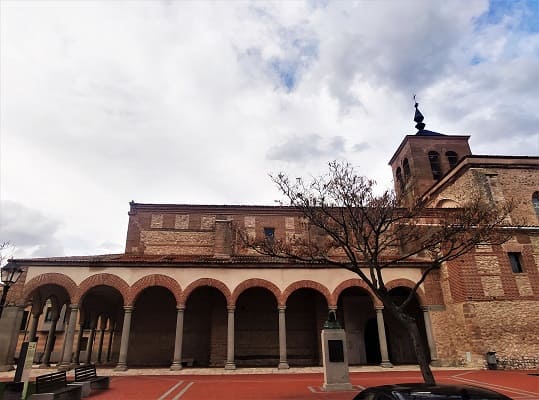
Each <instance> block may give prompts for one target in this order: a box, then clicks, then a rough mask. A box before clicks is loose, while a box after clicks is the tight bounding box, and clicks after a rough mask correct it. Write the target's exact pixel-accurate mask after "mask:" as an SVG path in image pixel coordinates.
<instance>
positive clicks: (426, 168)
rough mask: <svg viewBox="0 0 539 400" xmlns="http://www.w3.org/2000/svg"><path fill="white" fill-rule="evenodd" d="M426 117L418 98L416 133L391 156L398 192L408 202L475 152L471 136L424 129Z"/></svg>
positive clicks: (417, 197) (415, 118)
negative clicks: (422, 112)
mask: <svg viewBox="0 0 539 400" xmlns="http://www.w3.org/2000/svg"><path fill="white" fill-rule="evenodd" d="M414 100H415V96H414ZM423 120H424V117H423V114H421V111H419V108H418V103H417V102H416V103H415V115H414V121H415V122H416V126H415V127H416V129H417V133H416V134H415V135H406V136H405V137H404V139H403V141H402V142H401V144H400V146H399V147H398V148H397V151H396V152H395V154H393V157H391V160H389V165H390V166H391V169H392V170H393V181H394V184H395V192H396V193H397V196H399V197H402V198H403V199H404V201H405V202H407V203H409V202H415V201H416V200H417V199H419V198H420V197H421V195H423V194H424V193H425V192H426V191H427V190H428V189H429V188H430V187H431V186H433V185H434V184H436V183H437V182H438V181H439V180H440V179H442V177H443V176H444V175H445V174H447V172H449V170H451V169H453V167H455V165H457V164H458V162H459V161H460V160H461V159H462V158H463V157H465V156H468V155H471V154H472V152H471V150H470V146H469V144H468V139H469V138H470V136H463V135H445V134H442V133H438V132H433V131H429V130H427V129H425V124H424V123H423Z"/></svg>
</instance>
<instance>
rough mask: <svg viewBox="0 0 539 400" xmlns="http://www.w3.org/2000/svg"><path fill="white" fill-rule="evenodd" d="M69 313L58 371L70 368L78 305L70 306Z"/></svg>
mask: <svg viewBox="0 0 539 400" xmlns="http://www.w3.org/2000/svg"><path fill="white" fill-rule="evenodd" d="M69 308H70V313H69V323H68V325H67V331H66V333H65V342H64V354H63V357H62V360H61V362H60V364H59V365H58V369H59V370H66V369H69V367H70V366H71V359H72V356H73V339H74V337H75V325H76V324H77V315H78V313H79V305H78V304H70V305H69Z"/></svg>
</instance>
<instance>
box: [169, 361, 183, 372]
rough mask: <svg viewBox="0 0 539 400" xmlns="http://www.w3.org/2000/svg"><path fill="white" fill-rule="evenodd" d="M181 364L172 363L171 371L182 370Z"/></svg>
mask: <svg viewBox="0 0 539 400" xmlns="http://www.w3.org/2000/svg"><path fill="white" fill-rule="evenodd" d="M182 368H183V367H182V363H181V362H173V363H172V365H171V366H170V370H171V371H180V370H181V369H182Z"/></svg>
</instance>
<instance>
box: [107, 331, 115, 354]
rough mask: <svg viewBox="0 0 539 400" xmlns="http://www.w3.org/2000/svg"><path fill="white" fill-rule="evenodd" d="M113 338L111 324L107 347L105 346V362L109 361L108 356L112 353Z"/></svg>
mask: <svg viewBox="0 0 539 400" xmlns="http://www.w3.org/2000/svg"><path fill="white" fill-rule="evenodd" d="M113 337H114V327H113V326H112V324H111V327H110V330H109V345H108V346H107V362H109V361H110V356H111V352H112V338H113Z"/></svg>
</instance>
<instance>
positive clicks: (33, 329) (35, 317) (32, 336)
mask: <svg viewBox="0 0 539 400" xmlns="http://www.w3.org/2000/svg"><path fill="white" fill-rule="evenodd" d="M40 315H41V313H40V314H37V313H36V314H34V313H32V319H31V320H30V328H29V329H28V341H29V342H35V341H36V340H37V323H38V322H39V316H40Z"/></svg>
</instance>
